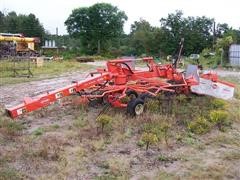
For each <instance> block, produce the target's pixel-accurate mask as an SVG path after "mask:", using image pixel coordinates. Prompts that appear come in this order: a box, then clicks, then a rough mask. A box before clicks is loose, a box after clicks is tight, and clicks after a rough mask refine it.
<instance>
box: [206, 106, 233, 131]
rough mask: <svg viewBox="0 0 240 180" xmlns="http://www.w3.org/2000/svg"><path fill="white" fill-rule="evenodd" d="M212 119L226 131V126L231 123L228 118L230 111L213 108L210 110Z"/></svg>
mask: <svg viewBox="0 0 240 180" xmlns="http://www.w3.org/2000/svg"><path fill="white" fill-rule="evenodd" d="M210 120H211V122H212V123H213V124H215V125H217V127H218V129H219V130H221V131H224V127H225V126H229V125H230V124H231V123H230V121H229V120H228V113H227V112H226V111H223V110H213V111H211V112H210Z"/></svg>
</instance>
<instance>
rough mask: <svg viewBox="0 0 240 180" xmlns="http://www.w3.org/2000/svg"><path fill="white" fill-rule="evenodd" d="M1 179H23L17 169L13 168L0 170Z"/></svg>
mask: <svg viewBox="0 0 240 180" xmlns="http://www.w3.org/2000/svg"><path fill="white" fill-rule="evenodd" d="M0 179H1V180H5V179H6V180H7V179H10V180H13V179H22V177H21V175H20V173H19V172H17V171H16V170H15V169H13V168H3V169H0Z"/></svg>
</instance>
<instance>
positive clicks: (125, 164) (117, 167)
mask: <svg viewBox="0 0 240 180" xmlns="http://www.w3.org/2000/svg"><path fill="white" fill-rule="evenodd" d="M107 164H108V167H109V174H110V175H113V176H115V177H119V176H120V177H125V178H126V177H127V176H128V174H129V168H130V164H129V161H128V160H127V159H124V158H112V159H109V160H107Z"/></svg>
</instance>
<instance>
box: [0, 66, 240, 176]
mask: <svg viewBox="0 0 240 180" xmlns="http://www.w3.org/2000/svg"><path fill="white" fill-rule="evenodd" d="M98 66H99V64H98ZM218 73H219V75H220V76H223V77H229V76H230V77H231V78H234V79H235V80H236V81H238V83H240V74H239V72H229V71H218ZM86 74H87V72H74V73H70V74H63V75H61V76H59V77H57V78H52V79H46V80H41V81H33V82H27V83H20V84H12V85H7V86H2V87H0V92H1V98H0V105H1V106H2V107H4V106H6V105H13V104H16V103H19V102H20V101H21V100H22V98H23V97H24V96H34V95H36V94H39V93H41V92H44V91H46V90H53V89H56V88H59V87H62V86H64V85H68V84H69V83H71V81H73V80H82V79H84V77H85V75H86ZM239 101H240V100H239V99H234V100H233V102H232V103H236V104H237V105H239ZM101 110H102V107H94V108H93V107H88V108H86V107H82V106H76V105H68V106H65V107H60V106H58V105H57V104H54V105H52V106H50V107H48V108H46V109H42V110H39V111H37V112H34V113H30V114H28V115H26V116H24V117H22V118H20V119H18V121H19V122H21V123H22V124H23V125H24V128H23V130H21V131H20V132H19V133H17V134H16V133H12V134H10V135H9V133H6V132H3V131H0V179H47V178H48V179H83V180H85V179H86V180H88V179H133V180H138V179H139V180H140V179H240V168H239V167H240V150H239V149H240V117H239V116H238V115H239V114H238V115H237V117H236V119H237V120H236V121H234V122H233V124H232V126H231V128H230V129H228V130H227V131H225V132H221V131H219V130H217V129H213V130H212V131H210V132H209V133H207V134H205V135H201V136H199V135H194V134H191V133H190V134H184V135H182V134H176V133H173V134H172V135H171V138H170V140H169V146H167V145H166V144H165V143H164V142H161V143H158V145H155V146H152V147H151V148H150V149H149V150H148V151H146V150H145V147H141V146H140V145H139V144H138V142H139V139H140V134H139V132H138V131H139V129H138V128H137V126H139V125H140V124H141V123H142V122H144V121H146V119H147V118H148V117H150V116H155V115H152V114H148V113H146V114H145V115H144V116H143V117H137V118H129V117H127V116H126V115H125V110H119V109H110V110H109V114H110V115H111V116H112V117H113V118H114V122H113V123H112V126H111V127H107V130H106V131H105V132H101V130H100V129H99V127H98V124H97V123H96V118H97V116H98V114H99V113H100V112H101ZM239 111H240V108H239ZM0 130H1V127H0ZM179 132H181V130H179ZM178 139H181V141H178Z"/></svg>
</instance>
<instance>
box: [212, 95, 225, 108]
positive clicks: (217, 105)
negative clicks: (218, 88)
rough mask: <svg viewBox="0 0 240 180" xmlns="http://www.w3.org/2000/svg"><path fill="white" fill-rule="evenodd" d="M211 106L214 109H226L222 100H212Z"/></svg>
mask: <svg viewBox="0 0 240 180" xmlns="http://www.w3.org/2000/svg"><path fill="white" fill-rule="evenodd" d="M211 105H212V107H213V108H214V109H224V108H225V107H226V105H227V104H226V102H225V101H224V100H223V99H216V98H215V99H213V100H212V102H211Z"/></svg>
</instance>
